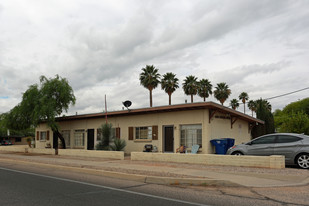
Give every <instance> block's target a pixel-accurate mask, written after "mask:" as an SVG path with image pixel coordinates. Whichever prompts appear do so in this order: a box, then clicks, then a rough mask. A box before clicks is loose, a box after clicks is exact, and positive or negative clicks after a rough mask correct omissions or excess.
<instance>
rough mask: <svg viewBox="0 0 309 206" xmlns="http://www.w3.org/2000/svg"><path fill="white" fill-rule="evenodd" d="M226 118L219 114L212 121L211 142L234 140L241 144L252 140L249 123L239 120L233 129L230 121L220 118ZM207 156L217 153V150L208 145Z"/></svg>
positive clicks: (209, 129) (210, 126)
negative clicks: (226, 139) (224, 139)
mask: <svg viewBox="0 0 309 206" xmlns="http://www.w3.org/2000/svg"><path fill="white" fill-rule="evenodd" d="M222 116H226V115H224V114H221V113H217V114H216V115H214V117H213V118H212V119H211V124H209V125H208V127H207V129H208V134H209V140H208V141H210V140H212V139H220V138H233V139H235V144H241V143H244V142H248V141H250V140H251V134H250V130H249V128H248V127H249V125H248V122H246V121H244V120H241V119H237V120H236V121H235V123H234V124H233V126H232V128H231V120H230V119H222V118H218V117H222ZM206 153H207V154H212V153H215V148H214V146H212V145H211V144H208V147H207V152H206Z"/></svg>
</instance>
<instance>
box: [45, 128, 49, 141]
mask: <svg viewBox="0 0 309 206" xmlns="http://www.w3.org/2000/svg"><path fill="white" fill-rule="evenodd" d="M46 140H49V130H47V132H46Z"/></svg>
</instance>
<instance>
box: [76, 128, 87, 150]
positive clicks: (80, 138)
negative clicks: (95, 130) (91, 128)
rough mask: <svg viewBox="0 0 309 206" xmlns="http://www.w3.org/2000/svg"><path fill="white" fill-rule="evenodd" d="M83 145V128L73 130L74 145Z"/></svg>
mask: <svg viewBox="0 0 309 206" xmlns="http://www.w3.org/2000/svg"><path fill="white" fill-rule="evenodd" d="M84 145H85V130H83V129H79V130H75V131H74V146H76V147H83V146H84Z"/></svg>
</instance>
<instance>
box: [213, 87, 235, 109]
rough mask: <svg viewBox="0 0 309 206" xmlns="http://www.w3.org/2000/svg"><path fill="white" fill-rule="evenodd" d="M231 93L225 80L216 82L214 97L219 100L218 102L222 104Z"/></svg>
mask: <svg viewBox="0 0 309 206" xmlns="http://www.w3.org/2000/svg"><path fill="white" fill-rule="evenodd" d="M230 94H231V90H230V89H229V86H228V85H227V84H226V83H225V82H221V83H219V84H217V86H216V90H215V91H214V95H215V98H216V99H217V100H219V101H220V103H221V104H222V105H223V103H224V102H225V100H226V99H227V98H229V96H230Z"/></svg>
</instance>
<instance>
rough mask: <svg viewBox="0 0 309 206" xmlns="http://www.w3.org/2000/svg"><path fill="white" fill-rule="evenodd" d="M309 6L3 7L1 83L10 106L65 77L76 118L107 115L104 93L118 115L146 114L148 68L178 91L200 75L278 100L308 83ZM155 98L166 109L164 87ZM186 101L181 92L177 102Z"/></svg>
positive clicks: (269, 3)
mask: <svg viewBox="0 0 309 206" xmlns="http://www.w3.org/2000/svg"><path fill="white" fill-rule="evenodd" d="M308 7H309V5H308V3H307V2H306V1H288V0H286V1H281V0H280V1H277V0H272V1H266V0H265V1H264V0H263V1H245V0H237V1H213V2H205V1H192V2H188V1H178V0H177V1H147V2H145V1H133V2H129V3H128V2H126V1H117V2H114V1H111V2H108V1H104V2H92V3H87V2H84V1H79V2H74V3H72V2H63V1H47V2H44V3H39V2H36V1H29V2H27V4H20V5H19V7H17V6H15V4H14V2H12V3H11V2H10V1H4V3H3V6H2V7H1V6H0V24H1V27H0V33H1V36H0V62H1V64H0V76H1V77H3V78H4V79H5V80H6V81H7V82H8V85H7V86H6V87H3V88H1V92H0V94H5V93H10V94H11V96H12V97H14V99H15V100H14V101H12V102H11V103H9V104H8V105H12V104H14V103H15V102H18V101H16V100H18V99H20V97H21V93H22V92H24V91H25V90H26V89H27V88H28V86H29V85H31V84H34V83H38V78H39V76H40V75H45V76H48V77H53V76H54V75H55V74H59V75H60V76H63V77H66V78H67V79H68V80H69V82H70V84H71V85H72V87H73V89H74V91H75V94H76V96H77V104H76V106H75V107H73V108H72V109H71V110H70V112H72V113H75V111H78V112H79V113H80V112H87V113H89V112H96V111H98V110H99V111H101V109H102V98H104V94H107V95H108V101H109V102H110V103H109V107H110V109H112V110H113V109H119V108H121V107H122V106H121V101H124V100H126V99H130V100H131V101H133V105H134V106H136V107H146V106H148V105H149V99H148V90H146V89H145V88H143V87H141V86H140V85H139V81H138V77H139V73H140V71H141V68H142V67H144V66H145V65H146V64H154V65H155V66H156V67H158V68H159V69H160V70H159V71H160V73H161V74H164V73H166V72H174V73H176V75H177V77H178V78H179V79H180V84H181V83H182V81H183V79H184V78H185V76H187V75H190V74H193V75H196V76H198V77H199V78H210V80H211V81H212V82H213V85H215V84H216V83H217V82H222V81H225V82H227V83H228V84H229V85H230V87H231V88H232V90H233V95H235V96H236V95H237V93H238V92H239V91H242V90H244V89H246V90H247V91H249V92H250V93H251V94H252V96H253V97H256V96H257V97H259V96H263V97H264V96H268V95H273V94H277V93H278V92H281V91H280V89H278V86H274V85H273V84H272V83H276V84H278V83H279V82H280V81H281V80H282V79H289V83H288V84H286V85H287V86H286V89H288V87H290V88H291V89H292V88H297V87H301V85H299V84H297V83H295V82H293V83H291V82H292V81H295V79H297V78H298V79H299V78H302V77H304V76H307V75H304V74H298V73H300V72H303V73H305V74H307V73H308V72H307V70H304V67H305V66H304V65H307V63H308V62H307V59H308V58H307V57H308V40H307V36H308V30H309V29H308V28H309V27H308V26H307V25H308V23H309V22H308V19H309V18H308V12H307V11H308ZM1 8H2V9H1ZM223 68H224V71H223ZM295 71H296V72H295ZM291 74H293V75H294V76H295V78H289V77H291V76H292V75H291ZM268 77H271V78H272V81H267V80H269V79H267V78H268ZM306 83H308V84H309V82H308V80H306V79H304V80H303V83H302V84H306ZM298 89H299V88H298ZM153 95H154V105H163V104H164V105H165V104H167V95H166V94H165V93H164V91H162V90H161V89H160V88H157V89H155V90H154V94H153ZM185 99H188V97H187V96H186V95H184V94H183V91H182V89H181V88H180V89H178V90H177V91H176V92H175V93H174V94H173V100H172V102H173V103H183V102H184V100H185ZM195 99H196V101H201V99H200V98H199V97H195ZM210 99H211V100H212V99H213V97H211V98H210ZM214 101H215V100H214ZM1 102H4V101H3V100H0V105H3V104H4V103H1ZM6 102H10V101H6ZM276 104H277V103H276ZM2 108H3V107H2ZM6 108H8V107H6ZM0 112H2V111H0Z"/></svg>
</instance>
